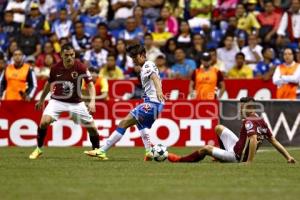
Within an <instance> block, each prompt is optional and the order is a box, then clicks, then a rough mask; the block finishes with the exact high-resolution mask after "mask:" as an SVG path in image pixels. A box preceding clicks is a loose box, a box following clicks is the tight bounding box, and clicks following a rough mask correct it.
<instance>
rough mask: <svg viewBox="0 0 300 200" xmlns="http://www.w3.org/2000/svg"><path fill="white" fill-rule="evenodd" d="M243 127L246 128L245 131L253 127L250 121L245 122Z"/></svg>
mask: <svg viewBox="0 0 300 200" xmlns="http://www.w3.org/2000/svg"><path fill="white" fill-rule="evenodd" d="M245 128H246V130H247V131H249V130H250V129H252V128H253V123H252V122H251V121H247V122H246V123H245Z"/></svg>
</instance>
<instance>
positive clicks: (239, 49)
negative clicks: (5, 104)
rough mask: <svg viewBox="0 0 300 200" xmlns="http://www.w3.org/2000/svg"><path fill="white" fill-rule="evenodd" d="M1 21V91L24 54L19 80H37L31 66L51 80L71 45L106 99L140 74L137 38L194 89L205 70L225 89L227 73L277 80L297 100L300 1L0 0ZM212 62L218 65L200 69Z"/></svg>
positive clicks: (165, 70) (168, 73)
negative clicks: (134, 53) (131, 50)
mask: <svg viewBox="0 0 300 200" xmlns="http://www.w3.org/2000/svg"><path fill="white" fill-rule="evenodd" d="M0 19H1V24H0V72H1V71H3V73H2V74H1V76H0V79H1V80H0V81H1V85H0V94H2V93H3V90H4V89H3V85H4V84H6V85H7V84H10V83H12V82H13V81H9V80H8V78H7V77H6V76H11V75H10V74H9V73H14V72H15V71H14V70H13V69H12V70H5V69H8V68H9V67H10V66H11V65H13V64H15V62H16V59H18V58H16V57H17V56H18V55H19V54H20V53H21V54H24V62H25V64H24V65H25V66H28V65H29V66H31V68H29V69H27V70H28V71H29V72H26V70H25V71H24V72H22V73H24V74H22V77H20V78H23V79H24V78H25V79H26V76H27V80H29V79H30V81H31V83H30V85H34V84H35V83H34V79H33V78H32V77H31V71H30V70H31V69H33V71H34V73H35V76H36V77H37V78H38V79H47V77H48V76H49V72H50V68H51V66H52V65H53V64H55V63H57V62H59V61H60V60H61V59H60V50H61V46H62V45H63V44H65V43H72V45H73V47H74V48H75V50H76V54H77V57H78V58H79V59H81V60H82V61H83V62H84V63H85V64H86V65H87V66H88V67H89V69H90V71H91V72H92V73H94V74H96V75H97V76H99V77H98V79H97V80H96V79H95V80H94V82H95V83H96V84H98V86H97V87H99V88H100V89H99V91H100V90H101V88H102V92H103V93H104V95H103V97H102V98H103V99H106V98H107V88H108V87H107V79H129V78H135V77H136V76H137V73H136V70H135V67H134V64H133V61H132V59H131V58H130V57H129V56H128V54H127V53H126V45H128V44H133V43H136V42H141V43H143V44H144V46H145V48H146V52H147V57H148V59H149V60H151V61H154V62H155V63H156V64H157V66H158V68H159V70H160V75H161V78H163V79H164V78H171V79H190V80H192V82H193V83H192V84H193V85H194V86H193V87H194V88H196V89H197V88H201V87H200V86H197V82H198V85H199V84H204V83H202V82H201V81H200V82H199V80H200V79H201V77H202V79H203V78H205V75H203V73H204V72H206V71H207V70H209V76H208V78H209V79H210V81H212V82H214V84H215V86H218V87H219V89H222V88H223V87H224V85H223V86H222V85H220V83H223V79H224V78H237V79H239V78H241V79H252V78H261V79H264V80H270V79H272V78H273V82H274V84H276V85H277V86H278V87H279V88H281V90H280V91H278V96H277V97H278V98H294V97H295V96H294V95H293V94H283V93H285V91H294V90H297V88H298V84H299V79H300V66H298V64H297V62H300V51H299V45H300V0H0ZM287 48H289V49H287ZM16 49H20V50H21V52H20V51H18V52H17V53H18V55H15V51H16ZM204 52H209V54H210V55H209V56H208V55H206V56H205V55H203V53H204ZM293 56H294V57H293ZM207 60H209V61H210V65H211V67H212V68H214V69H210V68H209V66H208V68H207V69H206V68H205V66H204V68H205V69H206V70H204V71H203V70H199V68H200V66H201V65H204V64H203V63H205V62H207ZM202 68H203V66H202ZM201 73H202V74H201ZM28 74H30V76H29V75H28ZM273 74H274V75H273ZM28 77H29V78H28ZM199 77H200V78H199ZM206 78H207V77H206ZM4 79H6V80H4ZM32 87H33V86H32ZM228 87H230V86H228ZM223 89H224V88H223ZM199 90H200V89H199ZM29 93H30V92H28V94H27V95H28V97H29V96H30V94H29ZM105 93H106V95H105ZM197 96H201V95H200V94H198V95H197ZM199 98H200V97H199ZM213 98H214V97H213ZM208 99H210V98H208Z"/></svg>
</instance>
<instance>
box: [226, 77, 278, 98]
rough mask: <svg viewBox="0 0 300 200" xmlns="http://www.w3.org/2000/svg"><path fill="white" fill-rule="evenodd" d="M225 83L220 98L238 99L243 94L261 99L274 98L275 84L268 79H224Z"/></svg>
mask: <svg viewBox="0 0 300 200" xmlns="http://www.w3.org/2000/svg"><path fill="white" fill-rule="evenodd" d="M225 85H226V93H225V95H224V98H222V99H240V98H241V97H244V96H252V97H254V98H256V99H263V100H270V99H275V98H276V86H275V85H274V84H273V83H272V81H270V80H269V81H264V80H262V79H251V80H249V79H243V80H241V79H225Z"/></svg>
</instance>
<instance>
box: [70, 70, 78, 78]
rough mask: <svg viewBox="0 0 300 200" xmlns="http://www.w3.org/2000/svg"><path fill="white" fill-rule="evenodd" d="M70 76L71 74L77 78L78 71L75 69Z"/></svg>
mask: <svg viewBox="0 0 300 200" xmlns="http://www.w3.org/2000/svg"><path fill="white" fill-rule="evenodd" d="M71 76H72V78H73V79H75V78H77V77H78V72H75V71H74V72H72V73H71Z"/></svg>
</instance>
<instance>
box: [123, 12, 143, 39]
mask: <svg viewBox="0 0 300 200" xmlns="http://www.w3.org/2000/svg"><path fill="white" fill-rule="evenodd" d="M143 37H144V33H143V31H142V30H141V29H140V28H139V27H137V23H136V21H135V19H134V18H133V17H129V18H127V19H126V29H125V30H122V31H121V32H120V33H119V37H118V39H124V40H125V41H126V43H127V44H129V45H130V44H133V43H138V42H142V43H143Z"/></svg>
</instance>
